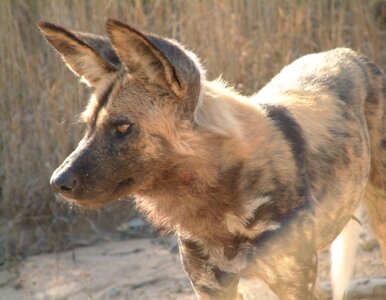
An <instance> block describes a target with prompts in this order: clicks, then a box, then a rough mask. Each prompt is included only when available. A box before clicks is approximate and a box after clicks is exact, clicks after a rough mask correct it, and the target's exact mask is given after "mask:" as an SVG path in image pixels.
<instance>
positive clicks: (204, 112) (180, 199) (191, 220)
mask: <svg viewBox="0 0 386 300" xmlns="http://www.w3.org/2000/svg"><path fill="white" fill-rule="evenodd" d="M221 92H223V94H221ZM199 105H200V107H198V110H200V111H199V112H197V113H196V115H195V121H196V126H195V128H194V130H193V131H192V132H188V133H186V132H185V133H181V134H186V135H187V136H188V138H187V137H180V138H178V139H176V140H183V141H184V144H185V145H184V147H185V148H188V150H189V151H186V154H184V153H183V152H184V151H181V148H184V147H176V149H177V148H178V149H179V150H178V153H177V155H175V156H174V157H179V161H173V162H170V165H172V166H173V167H172V168H170V169H167V170H165V171H164V172H163V173H162V174H161V176H159V177H158V178H157V180H156V181H155V182H154V184H153V185H152V186H151V188H149V189H147V191H146V192H144V193H141V194H140V195H139V196H138V197H137V205H138V207H139V209H140V210H142V211H143V212H144V213H145V214H146V215H147V216H148V218H149V220H150V221H151V223H153V224H154V225H155V226H157V227H159V228H161V229H165V230H166V231H176V232H177V233H178V234H180V235H187V236H192V237H199V238H201V239H211V240H213V239H214V240H216V239H219V240H224V239H226V238H229V237H230V236H233V234H234V232H231V231H232V228H233V229H234V228H235V227H237V226H239V224H232V225H231V227H232V228H231V229H230V228H229V227H230V225H229V222H228V219H229V218H230V219H237V220H239V221H238V222H243V220H244V221H245V218H247V217H248V215H247V214H250V209H249V208H248V209H246V205H249V204H247V202H248V201H249V202H250V201H251V197H259V196H258V194H259V191H258V190H256V188H257V186H258V185H259V184H258V183H256V182H257V180H258V179H256V178H255V179H253V178H251V179H247V180H241V178H242V177H243V178H248V177H253V176H255V177H257V176H259V178H261V179H259V180H261V181H262V183H261V185H265V187H264V188H266V189H269V187H270V183H271V181H272V180H273V177H274V176H273V174H268V173H264V174H257V173H258V170H265V172H269V170H268V171H267V168H264V167H263V164H265V163H266V161H267V155H270V154H271V153H274V152H275V151H276V152H277V149H279V148H280V147H281V148H282V150H281V152H282V153H285V147H284V146H283V145H275V144H274V143H273V142H272V144H271V145H268V146H267V145H266V141H265V139H266V137H267V136H269V135H273V134H275V133H274V129H273V128H272V126H271V125H270V123H269V121H267V120H266V118H265V116H264V115H263V113H262V111H260V110H259V109H258V107H256V106H252V105H251V104H249V103H248V102H247V99H245V98H244V97H242V96H240V95H238V94H236V93H235V92H234V91H228V90H225V94H224V91H221V89H218V87H217V86H216V87H214V88H213V87H212V85H211V84H208V86H206V87H204V91H203V94H202V96H201V103H199ZM240 111H241V112H242V115H237V114H236V112H240ZM246 119H247V120H246ZM251 120H252V121H251ZM250 124H256V126H255V127H254V128H251V126H250ZM230 125H231V126H230ZM192 135H193V137H192ZM275 148H276V149H275ZM274 150H275V151H274ZM176 151H177V150H176ZM251 161H253V162H252V163H251ZM246 165H248V169H247V170H246V168H244V166H246ZM251 167H252V169H251ZM279 175H280V174H279ZM286 176H287V174H286ZM241 182H242V184H243V187H240V184H241ZM246 182H247V183H246ZM248 182H249V183H248ZM246 184H247V185H248V184H250V185H251V187H250V188H249V187H248V186H245V185H246ZM240 191H243V192H240ZM245 191H247V192H248V191H249V192H248V195H247V194H245V193H246V192H245ZM230 214H232V215H230ZM235 216H236V218H235ZM240 226H241V225H240Z"/></svg>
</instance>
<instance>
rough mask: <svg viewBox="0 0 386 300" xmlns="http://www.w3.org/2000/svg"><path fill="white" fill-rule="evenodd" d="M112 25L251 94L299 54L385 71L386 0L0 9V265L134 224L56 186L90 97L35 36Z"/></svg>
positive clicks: (9, 4) (38, 4)
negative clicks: (332, 56) (349, 57)
mask: <svg viewBox="0 0 386 300" xmlns="http://www.w3.org/2000/svg"><path fill="white" fill-rule="evenodd" d="M108 18H116V19H119V20H121V21H124V22H127V23H129V24H131V25H132V26H134V27H136V28H138V29H140V30H145V31H149V32H153V33H157V34H159V35H163V36H167V37H170V38H174V39H177V40H179V41H180V42H182V43H183V44H184V45H186V46H187V48H189V49H191V50H193V51H194V52H196V53H197V54H198V56H199V57H201V59H202V62H203V64H204V65H205V66H206V68H207V69H208V75H209V78H210V79H214V78H215V77H217V76H219V75H220V74H221V76H222V77H223V78H224V79H225V80H228V81H230V82H232V83H233V84H234V85H235V86H236V87H237V88H239V89H241V90H243V91H244V92H245V93H247V94H250V93H253V92H254V91H257V90H258V89H259V88H261V87H262V86H263V85H264V84H265V83H266V82H267V81H268V80H269V79H270V78H271V77H272V76H273V75H275V74H276V73H277V72H278V71H279V70H280V69H281V68H282V67H283V66H285V65H286V64H288V63H290V62H291V61H292V60H294V59H296V58H297V57H299V56H301V55H304V54H307V53H310V52H317V51H322V50H327V49H332V48H335V47H340V46H346V47H351V48H353V49H354V50H357V51H360V52H362V53H364V54H366V55H368V56H369V57H371V58H372V59H373V60H374V61H375V62H376V63H378V64H379V65H380V66H381V67H382V68H383V69H384V70H386V1H385V0H368V1H366V0H324V1H316V0H315V1H307V0H291V1H290V0H269V1H268V0H265V1H263V0H260V1H257V0H250V1H248V0H233V1H228V0H223V1H214V0H205V1H204V0H197V1H177V0H152V1H151V0H143V1H139V0H138V1H136V0H126V1H123V0H103V1H102V0H94V1H86V0H84V1H80V0H78V1H75V0H73V1H72V0H56V1H48V0H29V1H27V0H26V1H22V0H17V1H12V0H2V1H0V20H1V27H0V41H1V42H0V67H1V68H0V72H1V78H0V91H1V92H2V96H1V100H0V264H8V265H12V262H15V261H17V260H18V259H19V258H20V257H22V256H23V255H28V254H35V253H39V252H42V251H51V250H59V249H64V248H69V247H73V246H76V245H78V244H79V245H80V244H82V241H87V242H90V241H95V240H97V239H100V238H101V237H104V236H105V233H107V232H115V230H116V228H117V226H118V225H119V224H120V222H124V221H125V220H127V219H130V218H131V217H132V216H133V215H135V211H134V210H133V209H132V205H131V204H130V201H121V202H119V203H115V204H113V205H111V206H109V207H107V208H104V209H101V210H98V211H93V212H87V211H79V210H77V209H73V208H69V207H68V205H67V204H66V203H63V201H62V200H61V199H60V198H59V197H57V196H55V195H54V194H53V192H52V191H51V189H50V187H49V178H50V175H51V173H52V171H53V170H54V169H55V168H56V167H57V166H58V165H59V164H60V163H61V161H62V160H63V159H64V158H65V157H66V156H67V155H68V154H69V153H70V152H71V151H72V150H73V149H74V148H75V147H76V144H77V142H78V140H79V139H80V137H81V132H82V128H81V127H80V126H79V125H77V124H76V120H77V116H78V115H79V114H80V113H81V111H82V109H83V108H84V107H85V105H86V103H87V100H88V97H89V91H88V90H87V89H86V88H85V87H84V86H83V85H81V84H79V83H78V81H77V79H76V78H75V77H74V76H73V74H71V72H70V71H68V70H67V69H66V68H65V66H64V64H63V63H62V62H61V61H60V58H59V57H58V56H57V55H56V53H54V51H53V49H52V48H51V47H49V46H48V45H47V43H46V42H45V41H44V39H43V37H42V36H41V34H40V32H39V31H38V29H37V27H36V23H37V22H38V21H39V20H45V21H50V22H53V23H57V24H59V25H62V26H64V27H67V28H70V29H74V30H78V31H90V32H94V33H99V34H104V33H105V31H104V24H105V21H106V20H107V19H108Z"/></svg>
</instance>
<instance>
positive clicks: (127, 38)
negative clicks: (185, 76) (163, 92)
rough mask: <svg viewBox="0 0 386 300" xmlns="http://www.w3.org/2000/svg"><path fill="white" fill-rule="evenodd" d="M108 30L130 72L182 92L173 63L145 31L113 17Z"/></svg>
mask: <svg viewBox="0 0 386 300" xmlns="http://www.w3.org/2000/svg"><path fill="white" fill-rule="evenodd" d="M107 33H108V34H109V37H110V41H111V43H112V44H113V47H114V49H115V51H116V53H117V54H118V56H119V58H120V59H121V62H122V63H123V64H124V65H125V66H126V67H127V69H128V71H129V73H130V74H132V75H133V76H134V77H137V78H141V79H145V80H148V81H150V82H153V83H158V84H160V85H161V86H163V87H167V88H169V89H171V90H172V91H173V92H174V93H175V94H177V95H178V96H181V93H182V90H183V87H182V83H181V82H180V80H179V78H178V76H177V74H176V72H175V71H174V68H173V66H172V65H171V63H170V62H169V61H168V60H167V58H166V57H165V55H164V54H163V53H162V52H161V51H160V50H159V49H158V48H157V47H155V46H154V45H153V44H152V43H151V42H150V41H149V39H148V38H147V37H146V36H145V35H144V34H142V33H141V32H139V31H137V30H136V29H134V28H131V27H130V26H128V25H126V24H124V23H121V22H119V21H116V20H112V19H110V20H108V21H107Z"/></svg>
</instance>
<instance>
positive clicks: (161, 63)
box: [39, 20, 203, 207]
mask: <svg viewBox="0 0 386 300" xmlns="http://www.w3.org/2000/svg"><path fill="white" fill-rule="evenodd" d="M39 28H40V30H41V31H42V33H43V34H44V36H45V37H46V39H47V40H48V41H49V43H50V44H51V45H52V46H53V47H54V48H55V49H56V50H57V52H58V53H59V54H60V55H61V56H62V58H63V60H64V61H65V63H66V64H67V66H68V67H69V68H70V69H71V70H72V71H73V72H74V73H75V74H76V75H77V76H79V77H81V78H82V80H83V81H85V82H86V84H88V85H89V86H90V87H91V88H92V89H93V94H92V97H91V99H90V101H89V103H88V105H87V107H86V109H85V111H84V112H83V114H82V119H83V120H84V122H85V123H86V125H87V126H86V127H87V129H86V132H85V134H84V137H83V139H82V140H81V141H80V143H79V145H78V147H77V148H76V149H75V150H74V152H72V153H71V154H70V155H69V156H68V157H67V158H66V160H65V161H64V162H63V163H62V165H61V166H60V167H59V168H57V169H56V170H55V172H54V173H53V175H52V177H51V185H52V187H53V188H54V189H55V190H56V191H57V192H59V193H60V194H61V195H63V196H64V197H65V198H67V199H69V200H72V201H75V202H76V203H77V204H79V205H82V206H85V207H98V206H101V205H103V204H105V203H108V202H111V201H114V200H117V199H119V198H122V197H123V196H126V195H129V194H133V193H136V192H137V191H140V190H141V189H146V188H148V187H149V186H151V185H152V182H153V181H154V180H155V179H156V177H157V176H160V174H162V172H164V171H165V170H166V169H167V168H169V167H170V164H171V163H172V160H171V159H170V157H171V156H172V152H173V151H174V150H175V147H176V145H175V144H174V143H176V139H177V138H176V137H177V136H178V135H179V131H183V130H190V129H189V128H190V127H193V125H192V122H191V117H192V113H193V111H194V108H195V106H196V104H197V101H198V98H199V94H200V84H201V80H202V74H203V73H202V71H201V69H200V65H199V63H198V61H197V59H196V57H195V56H194V55H193V54H192V53H191V52H189V51H186V50H185V49H183V47H181V46H180V45H179V44H177V43H176V42H174V41H171V40H166V39H162V38H160V37H157V36H154V35H147V34H143V33H141V32H139V31H137V30H135V29H133V28H131V27H129V26H127V25H126V24H123V23H121V22H118V21H115V20H109V21H108V22H107V33H108V38H107V37H102V36H97V35H92V34H87V33H79V32H72V31H69V30H66V29H64V28H62V27H59V26H56V25H54V24H50V23H46V22H41V23H39ZM173 153H174V152H173Z"/></svg>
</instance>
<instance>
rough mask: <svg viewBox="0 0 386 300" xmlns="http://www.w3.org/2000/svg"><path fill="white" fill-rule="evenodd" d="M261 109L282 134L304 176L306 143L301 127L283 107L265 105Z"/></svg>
mask: <svg viewBox="0 0 386 300" xmlns="http://www.w3.org/2000/svg"><path fill="white" fill-rule="evenodd" d="M263 108H264V109H265V111H266V112H267V116H268V117H269V118H270V119H272V120H273V122H274V124H275V125H276V126H277V127H278V128H279V129H280V131H281V132H282V133H283V136H284V138H285V139H287V141H288V143H289V145H290V146H291V150H292V153H293V156H294V159H295V162H296V165H297V167H298V169H299V170H300V171H301V172H302V173H303V174H302V177H303V176H304V175H305V174H304V172H305V165H304V154H305V147H306V142H305V139H304V137H303V133H302V129H301V127H300V126H299V124H298V123H297V122H296V121H295V119H294V118H293V117H292V116H291V115H290V112H289V111H288V110H287V109H286V108H285V107H283V106H279V105H269V104H265V105H263Z"/></svg>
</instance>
